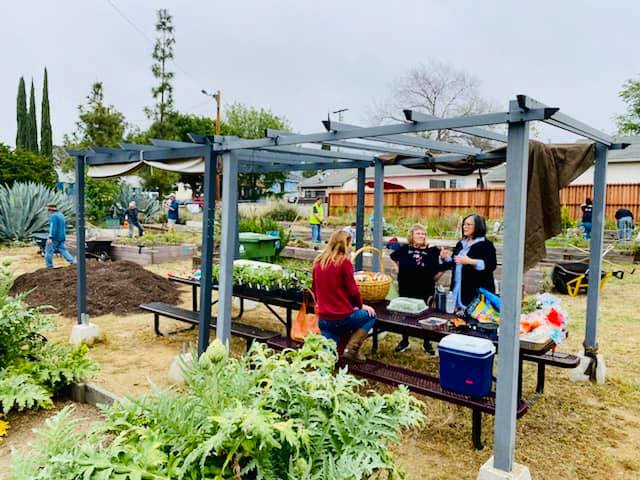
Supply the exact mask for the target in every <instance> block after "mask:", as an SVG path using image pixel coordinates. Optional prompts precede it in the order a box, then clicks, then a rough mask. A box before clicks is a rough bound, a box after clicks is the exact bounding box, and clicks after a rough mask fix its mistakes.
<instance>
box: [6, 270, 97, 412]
mask: <svg viewBox="0 0 640 480" xmlns="http://www.w3.org/2000/svg"><path fill="white" fill-rule="evenodd" d="M3 268H5V269H6V270H8V268H7V266H4V267H3ZM0 275H1V276H2V277H1V278H2V283H0V288H2V285H4V283H5V282H6V283H9V284H10V281H11V276H10V274H6V272H5V273H0ZM3 290H4V289H3ZM50 323H51V321H50V319H49V318H47V317H46V316H45V315H43V314H42V310H41V309H39V308H29V307H27V306H26V305H25V304H24V303H23V302H22V299H21V297H17V298H13V297H10V296H8V295H7V292H6V291H4V292H0V414H2V413H4V414H6V413H8V412H9V411H11V410H12V409H14V408H17V409H19V410H22V409H24V408H34V407H43V408H46V407H48V406H51V405H52V403H51V397H52V396H53V395H54V394H55V393H56V392H59V391H60V390H61V389H62V388H64V387H66V386H67V385H70V384H71V383H75V382H78V381H80V380H83V379H85V378H88V377H90V376H91V375H92V374H93V373H94V372H95V370H96V366H95V364H94V363H93V362H92V361H91V360H89V359H88V358H87V351H88V348H87V347H86V346H84V345H83V346H80V347H75V346H72V345H62V344H57V343H49V342H47V339H46V338H45V337H43V336H42V335H41V333H40V332H41V331H43V330H44V329H45V328H46V327H48V326H49V325H50Z"/></svg>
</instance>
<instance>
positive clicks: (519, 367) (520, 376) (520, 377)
mask: <svg viewBox="0 0 640 480" xmlns="http://www.w3.org/2000/svg"><path fill="white" fill-rule="evenodd" d="M523 366H524V361H523V360H522V355H520V358H519V359H518V400H520V399H521V398H522V373H523V372H522V367H523Z"/></svg>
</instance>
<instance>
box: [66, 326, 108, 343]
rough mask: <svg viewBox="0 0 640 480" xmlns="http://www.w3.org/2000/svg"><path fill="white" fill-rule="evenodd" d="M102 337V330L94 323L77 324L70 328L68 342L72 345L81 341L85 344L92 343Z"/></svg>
mask: <svg viewBox="0 0 640 480" xmlns="http://www.w3.org/2000/svg"><path fill="white" fill-rule="evenodd" d="M103 338H104V337H103V335H102V331H101V330H100V327H99V326H98V325H96V324H94V323H87V324H78V325H74V327H73V328H72V329H71V336H70V337H69V343H71V344H73V345H80V344H82V343H84V344H86V345H93V344H94V343H96V342H99V341H101V340H103Z"/></svg>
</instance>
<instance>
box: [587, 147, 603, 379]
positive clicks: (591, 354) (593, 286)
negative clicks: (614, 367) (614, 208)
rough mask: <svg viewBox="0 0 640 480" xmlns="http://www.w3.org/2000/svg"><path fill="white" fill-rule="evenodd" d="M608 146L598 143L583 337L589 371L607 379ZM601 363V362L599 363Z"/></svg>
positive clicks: (593, 376)
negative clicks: (602, 351)
mask: <svg viewBox="0 0 640 480" xmlns="http://www.w3.org/2000/svg"><path fill="white" fill-rule="evenodd" d="M607 150H608V149H607V147H606V146H605V145H603V144H601V143H596V159H595V169H594V175H593V212H592V222H593V225H592V229H591V242H590V254H589V289H588V291H587V321H586V328H585V337H584V355H585V357H588V358H589V363H588V364H587V366H588V373H589V374H590V376H591V379H592V380H594V379H596V369H598V370H600V371H601V372H603V373H602V376H600V375H598V377H599V378H598V381H600V382H603V381H604V368H603V367H604V365H603V364H602V363H603V359H602V356H601V355H598V338H597V326H598V304H599V302H600V274H599V273H600V271H601V269H602V247H603V235H604V222H605V206H606V205H605V204H606V195H607ZM599 363H600V364H601V365H598V364H599Z"/></svg>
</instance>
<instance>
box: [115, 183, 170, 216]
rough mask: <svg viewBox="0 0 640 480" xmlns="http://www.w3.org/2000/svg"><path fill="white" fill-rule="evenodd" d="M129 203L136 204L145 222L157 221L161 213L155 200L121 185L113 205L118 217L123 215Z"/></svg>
mask: <svg viewBox="0 0 640 480" xmlns="http://www.w3.org/2000/svg"><path fill="white" fill-rule="evenodd" d="M131 201H134V202H136V207H138V209H139V210H140V211H141V212H143V214H144V219H145V221H147V222H148V221H149V220H157V219H158V217H159V216H160V214H161V213H162V205H160V202H159V201H158V200H157V199H155V198H153V197H151V195H148V194H146V193H143V192H140V191H135V190H134V189H133V187H131V185H128V184H126V183H123V184H121V185H120V192H118V196H117V197H116V200H115V203H114V204H113V207H114V208H115V210H116V212H117V214H118V216H119V217H122V216H123V215H124V212H125V210H127V208H129V202H131Z"/></svg>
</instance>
